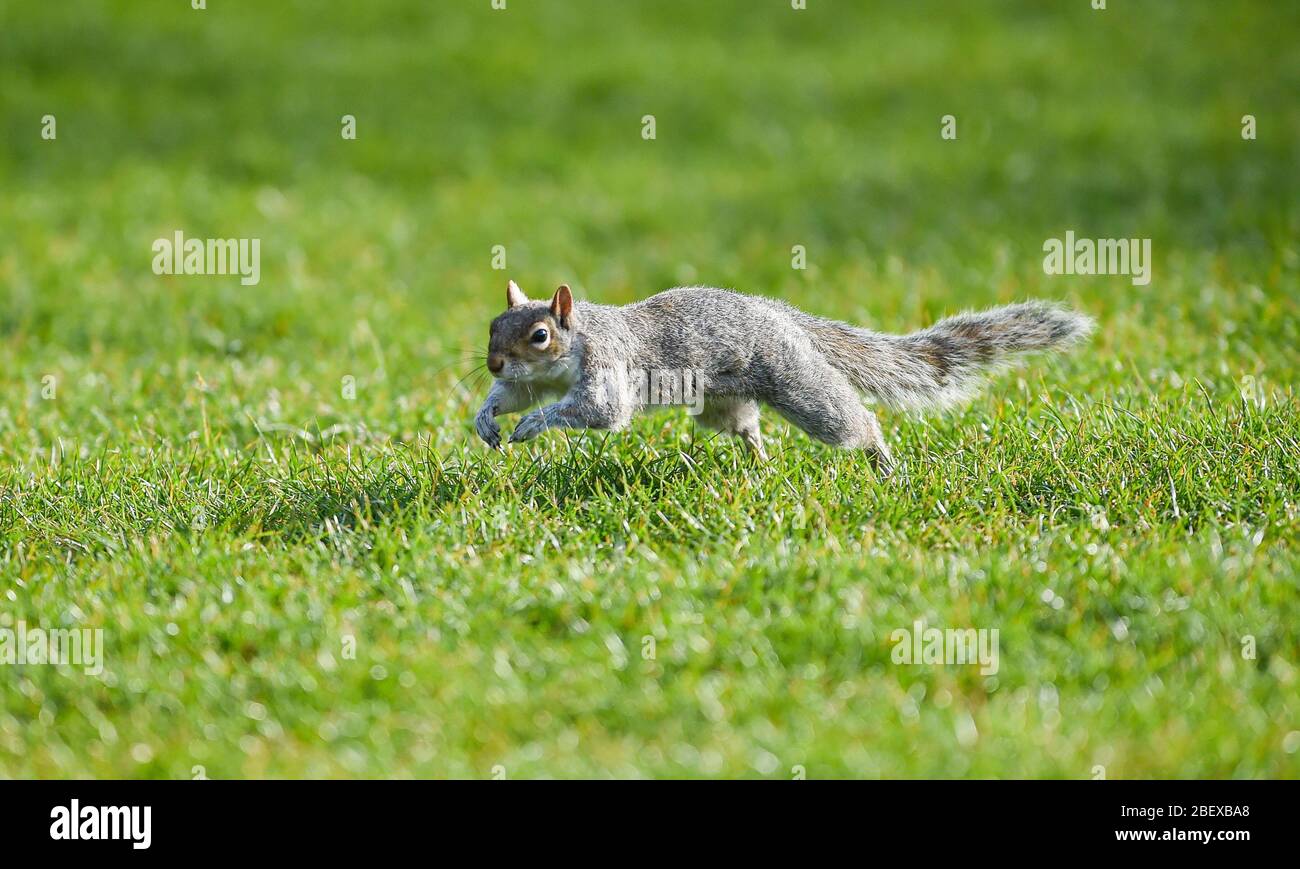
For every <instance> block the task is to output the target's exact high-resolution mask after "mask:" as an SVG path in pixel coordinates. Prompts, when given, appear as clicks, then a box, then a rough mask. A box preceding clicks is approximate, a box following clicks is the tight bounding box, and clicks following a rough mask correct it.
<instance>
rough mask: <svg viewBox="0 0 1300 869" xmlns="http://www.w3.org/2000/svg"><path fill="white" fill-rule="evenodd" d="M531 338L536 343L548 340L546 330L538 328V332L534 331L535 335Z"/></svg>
mask: <svg viewBox="0 0 1300 869" xmlns="http://www.w3.org/2000/svg"><path fill="white" fill-rule="evenodd" d="M529 340H530V341H532V342H533V343H534V344H541V343H542V342H544V341H545V340H546V330H545V329H538V330H537V331H536V332H534V333H533V337H532V338H530V339H529Z"/></svg>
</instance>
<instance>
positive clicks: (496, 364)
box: [488, 353, 506, 374]
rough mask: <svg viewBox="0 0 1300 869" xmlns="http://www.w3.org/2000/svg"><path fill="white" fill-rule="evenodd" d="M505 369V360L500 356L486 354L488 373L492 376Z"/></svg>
mask: <svg viewBox="0 0 1300 869" xmlns="http://www.w3.org/2000/svg"><path fill="white" fill-rule="evenodd" d="M505 367H506V360H504V359H502V358H501V356H500V355H498V354H496V353H489V354H488V371H491V372H492V373H493V374H500V373H501V369H502V368H505Z"/></svg>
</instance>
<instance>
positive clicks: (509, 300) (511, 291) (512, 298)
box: [506, 281, 528, 308]
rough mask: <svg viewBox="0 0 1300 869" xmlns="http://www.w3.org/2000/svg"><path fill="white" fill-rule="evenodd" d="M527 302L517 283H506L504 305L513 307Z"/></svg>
mask: <svg viewBox="0 0 1300 869" xmlns="http://www.w3.org/2000/svg"><path fill="white" fill-rule="evenodd" d="M527 302H528V297H527V296H525V295H524V291H523V290H521V289H519V285H518V284H516V283H515V282H514V281H511V282H510V283H508V284H506V307H507V308H513V307H515V306H516V305H523V304H525V303H527Z"/></svg>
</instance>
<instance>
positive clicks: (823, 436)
mask: <svg viewBox="0 0 1300 869" xmlns="http://www.w3.org/2000/svg"><path fill="white" fill-rule="evenodd" d="M809 373H810V375H812V376H809V377H805V378H799V380H798V382H799V383H801V384H807V385H801V386H799V387H795V388H788V389H784V390H782V391H781V392H780V394H776V395H771V396H769V397H768V404H770V405H771V406H772V407H773V408H775V409H776V411H777V412H778V413H780V414H781V415H782V416H783V417H785V418H786V419H788V420H789V421H790V422H792V423H794V424H795V425H797V426H798V427H799V428H801V429H803V430H804V431H805V432H807V433H808V435H809V437H812V438H815V439H816V440H819V441H821V442H822V443H825V444H830V445H831V446H835V447H840V448H842V449H849V450H862V451H864V452H865V453H867V455H868V456H870V457H871V461H872V464H873V465H874V466H875V468H876V472H877V473H878V474H880V475H881V476H882V477H888V476H889V475H890V473H891V472H892V471H893V467H894V458H893V456H892V455H891V454H890V451H889V446H888V445H887V444H886V443H885V436H884V433H883V432H882V431H881V430H880V423H879V422H877V421H876V415H875V414H874V413H872V412H871V411H870V410H868V409H867V408H866V406H865V405H863V404H862V399H861V398H860V397H859V396H858V392H857V390H856V389H854V388H853V385H852V384H851V383H850V382H849V381H848V379H847V378H846V377H845V376H844V375H843V374H841V373H840V372H838V371H836V370H835V369H833V368H831V367H830V366H825V367H824V368H822V367H818V368H817V370H816V371H814V372H809Z"/></svg>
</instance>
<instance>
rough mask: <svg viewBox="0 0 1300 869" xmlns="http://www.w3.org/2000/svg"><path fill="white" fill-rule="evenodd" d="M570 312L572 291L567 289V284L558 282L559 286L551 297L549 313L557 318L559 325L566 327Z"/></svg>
mask: <svg viewBox="0 0 1300 869" xmlns="http://www.w3.org/2000/svg"><path fill="white" fill-rule="evenodd" d="M572 313H573V293H571V292H570V291H569V285H568V284H560V288H559V289H558V290H556V291H555V295H554V296H552V297H551V314H552V315H554V316H556V317H558V318H559V320H560V325H561V326H564V327H565V328H568V325H569V315H570V314H572Z"/></svg>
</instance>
